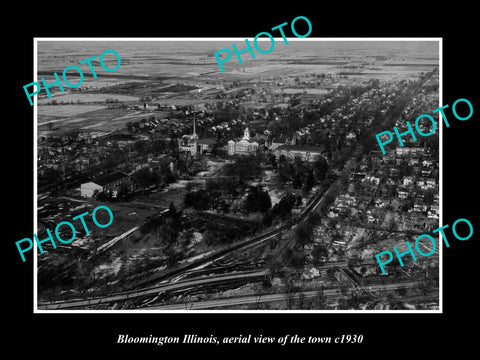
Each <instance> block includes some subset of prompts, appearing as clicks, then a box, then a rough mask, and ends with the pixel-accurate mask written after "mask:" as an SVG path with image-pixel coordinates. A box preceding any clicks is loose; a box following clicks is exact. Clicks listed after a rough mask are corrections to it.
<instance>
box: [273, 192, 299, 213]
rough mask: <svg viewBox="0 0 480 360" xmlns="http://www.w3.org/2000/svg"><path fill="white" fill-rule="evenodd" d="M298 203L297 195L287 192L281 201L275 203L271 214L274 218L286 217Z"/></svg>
mask: <svg viewBox="0 0 480 360" xmlns="http://www.w3.org/2000/svg"><path fill="white" fill-rule="evenodd" d="M295 203H296V198H295V195H294V194H292V193H287V194H286V195H285V196H284V197H282V198H281V199H280V202H279V203H277V204H275V206H274V207H273V208H272V212H271V215H272V217H273V218H275V217H279V218H285V217H287V216H288V215H289V214H290V213H291V211H292V208H293V206H294V205H295Z"/></svg>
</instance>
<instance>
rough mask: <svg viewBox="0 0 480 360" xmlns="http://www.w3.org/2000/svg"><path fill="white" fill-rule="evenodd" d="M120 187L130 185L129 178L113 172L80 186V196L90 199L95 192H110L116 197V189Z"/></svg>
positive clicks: (118, 172)
mask: <svg viewBox="0 0 480 360" xmlns="http://www.w3.org/2000/svg"><path fill="white" fill-rule="evenodd" d="M122 185H129V186H130V185H131V183H130V179H129V176H128V175H127V174H125V173H123V172H121V171H115V172H112V173H109V174H106V175H103V176H101V177H99V178H97V179H95V180H93V181H89V182H87V183H83V184H81V185H80V194H81V196H83V197H92V196H93V195H94V194H95V191H97V192H104V191H110V192H112V194H113V196H116V193H117V191H118V189H119V188H120V187H121V186H122Z"/></svg>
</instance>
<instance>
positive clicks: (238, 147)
mask: <svg viewBox="0 0 480 360" xmlns="http://www.w3.org/2000/svg"><path fill="white" fill-rule="evenodd" d="M259 146H260V144H259V142H257V141H255V140H254V139H252V138H251V137H250V131H249V130H248V127H247V128H245V131H244V132H243V137H242V139H241V140H240V141H234V140H229V141H228V155H252V154H256V153H257V151H258V147H259Z"/></svg>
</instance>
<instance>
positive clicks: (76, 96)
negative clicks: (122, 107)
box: [38, 84, 139, 106]
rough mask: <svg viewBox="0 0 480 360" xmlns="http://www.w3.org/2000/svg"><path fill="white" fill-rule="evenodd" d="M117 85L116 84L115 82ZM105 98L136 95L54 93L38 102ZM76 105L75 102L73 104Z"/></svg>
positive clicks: (134, 97)
mask: <svg viewBox="0 0 480 360" xmlns="http://www.w3.org/2000/svg"><path fill="white" fill-rule="evenodd" d="M116 85H117V84H116ZM107 99H117V100H118V101H120V102H122V101H138V100H139V99H138V97H137V96H129V95H122V94H85V93H80V94H55V95H54V96H52V98H43V99H38V104H41V105H45V104H49V103H51V102H52V101H53V100H56V101H57V102H58V103H61V102H62V101H63V102H65V103H71V102H72V101H73V102H74V103H77V102H79V101H80V102H84V103H89V102H105V101H106V100H107ZM74 106H77V104H74Z"/></svg>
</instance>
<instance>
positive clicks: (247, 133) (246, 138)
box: [243, 126, 250, 140]
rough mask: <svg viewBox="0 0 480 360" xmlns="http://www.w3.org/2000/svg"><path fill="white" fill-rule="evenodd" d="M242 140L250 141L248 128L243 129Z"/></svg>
mask: <svg viewBox="0 0 480 360" xmlns="http://www.w3.org/2000/svg"><path fill="white" fill-rule="evenodd" d="M243 140H250V131H249V130H248V126H247V127H246V128H245V131H244V132H243Z"/></svg>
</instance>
